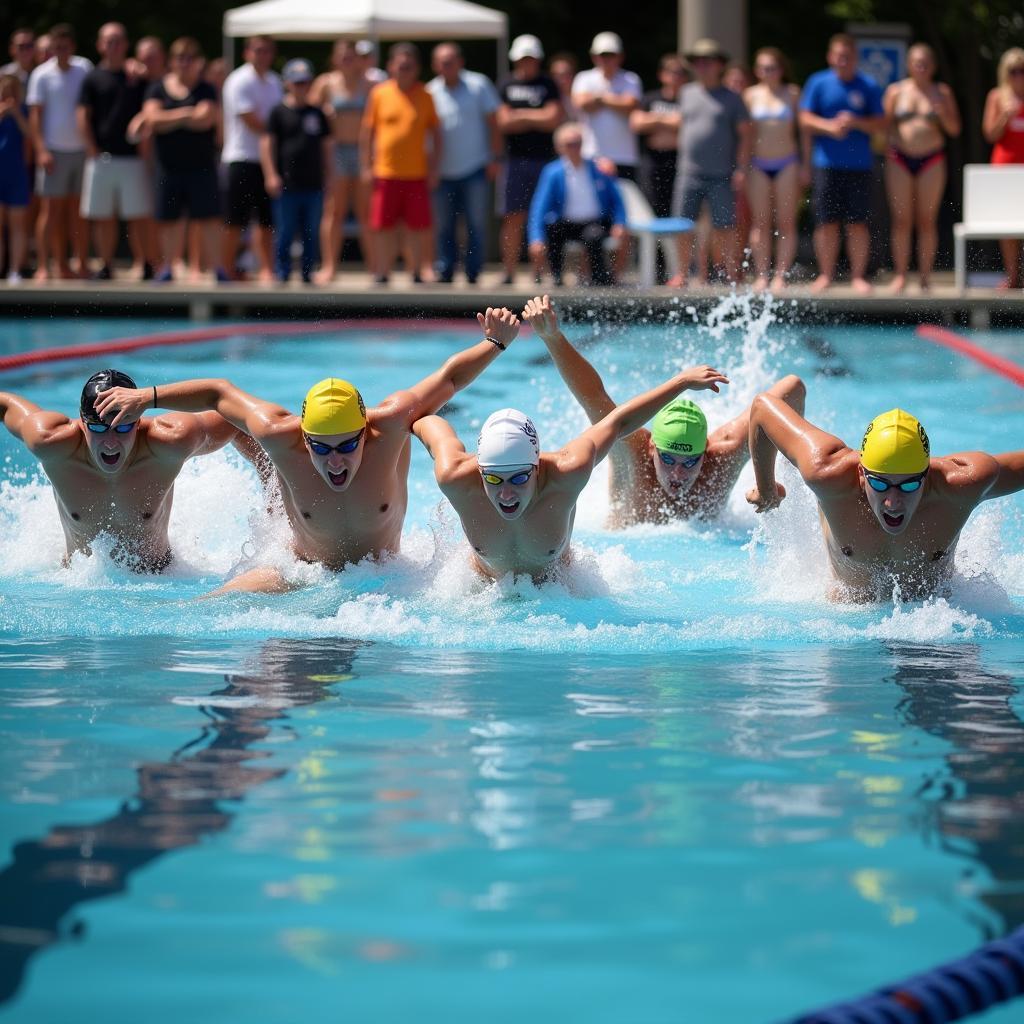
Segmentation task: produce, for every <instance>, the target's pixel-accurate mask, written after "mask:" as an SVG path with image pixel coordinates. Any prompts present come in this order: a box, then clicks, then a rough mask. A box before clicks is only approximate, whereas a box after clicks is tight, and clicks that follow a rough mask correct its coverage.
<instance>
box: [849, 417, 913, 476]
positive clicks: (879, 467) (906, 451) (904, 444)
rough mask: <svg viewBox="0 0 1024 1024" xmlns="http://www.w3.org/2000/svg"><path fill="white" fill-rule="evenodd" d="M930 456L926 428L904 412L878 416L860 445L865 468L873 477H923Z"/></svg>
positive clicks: (862, 462) (870, 424)
mask: <svg viewBox="0 0 1024 1024" xmlns="http://www.w3.org/2000/svg"><path fill="white" fill-rule="evenodd" d="M930 454H931V446H930V445H929V444H928V435H927V434H926V433H925V432H924V427H922V426H921V424H920V423H918V422H917V420H916V419H914V417H913V416H911V415H910V413H909V412H904V411H903V410H902V409H890V410H889V411H888V412H883V413H882V415H881V416H876V417H875V418H874V419H873V420H872V421H871V422H870V423H869V424H868V429H867V430H865V431H864V440H863V441H861V444H860V462H861V465H862V466H863V467H864V468H865V469H866V470H869V471H870V472H872V473H923V472H924V471H925V470H926V469H927V468H928V462H929V456H930Z"/></svg>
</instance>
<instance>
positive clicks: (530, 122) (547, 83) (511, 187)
mask: <svg viewBox="0 0 1024 1024" xmlns="http://www.w3.org/2000/svg"><path fill="white" fill-rule="evenodd" d="M508 59H509V61H511V63H512V78H511V79H509V81H507V82H506V83H505V84H504V85H503V86H502V88H501V106H500V107H499V108H498V116H497V120H498V128H499V129H500V131H501V132H502V134H503V135H504V136H505V156H506V160H505V176H504V177H505V183H504V202H503V204H502V213H503V214H504V217H503V219H502V222H501V261H502V263H503V264H504V266H505V284H512V283H513V281H514V280H515V273H516V267H517V266H518V265H519V255H520V252H521V251H522V245H523V227H524V226H525V224H526V215H527V212H528V211H529V209H530V200H531V199H532V198H533V193H534V191H535V189H536V188H537V179H538V178H540V172H541V171H542V170H543V169H544V165H545V164H547V163H549V162H550V161H551V160H553V159H554V157H555V147H554V145H553V143H552V141H551V139H552V135H553V133H554V130H555V129H556V128H557V127H558V126H559V124H561V122H562V120H563V118H564V111H563V110H562V104H561V100H560V99H559V95H558V86H556V85H555V83H554V82H553V81H552V80H551V79H550V78H548V77H547V76H546V75H542V74H541V61H542V60H543V59H544V48H543V47H542V46H541V44H540V40H539V39H538V38H537V37H536V36H530V35H525V36H518V37H516V38H515V39H513V40H512V47H511V49H510V50H509V52H508ZM535 269H536V270H538V272H539V268H535Z"/></svg>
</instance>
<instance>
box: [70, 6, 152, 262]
mask: <svg viewBox="0 0 1024 1024" xmlns="http://www.w3.org/2000/svg"><path fill="white" fill-rule="evenodd" d="M96 51H97V53H99V55H100V63H99V65H98V66H97V67H95V68H93V69H92V71H90V72H89V74H88V75H87V76H86V77H85V80H84V81H83V82H82V90H81V92H80V93H79V97H78V111H77V117H78V130H79V132H80V133H81V135H82V138H83V139H84V140H85V156H86V162H85V176H84V178H83V181H82V206H81V212H82V216H83V217H84V218H85V219H86V220H89V221H91V222H92V224H93V232H94V236H95V241H96V251H97V252H98V253H99V256H100V259H101V260H102V266H101V267H100V269H99V270H98V271H97V272H96V273H94V274H93V275H92V277H93V279H94V280H101V281H109V280H110V279H111V278H112V277H113V263H114V252H115V250H116V249H117V228H118V217H121V218H122V219H124V220H126V221H127V222H128V240H129V244H130V245H131V250H132V258H133V260H134V267H135V270H136V271H137V273H138V274H139V276H140V277H141V276H143V274H144V258H143V252H144V247H143V238H142V224H143V220H144V218H146V217H148V216H150V213H151V211H152V201H151V197H150V189H149V180H148V176H147V174H146V171H145V168H144V166H143V163H142V160H141V159H140V157H139V155H138V153H137V151H136V148H135V144H134V143H133V142H130V141H129V140H128V125H129V124H130V123H131V121H132V119H133V118H134V117H135V116H136V115H137V114H138V113H139V111H140V110H141V109H142V102H143V99H144V97H145V90H146V82H145V80H144V79H141V78H135V77H133V76H130V75H129V74H128V73H127V72H126V71H125V60H126V58H127V56H128V33H127V32H126V31H125V27H124V25H121V24H118V23H117V22H116V21H112V22H108V23H107V24H106V25H104V26H103V27H102V28H101V29H100V31H99V35H98V37H97V39H96Z"/></svg>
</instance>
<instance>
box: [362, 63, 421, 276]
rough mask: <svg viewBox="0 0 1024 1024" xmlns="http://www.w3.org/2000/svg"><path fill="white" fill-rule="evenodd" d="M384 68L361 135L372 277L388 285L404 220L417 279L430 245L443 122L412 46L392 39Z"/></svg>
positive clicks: (367, 107)
mask: <svg viewBox="0 0 1024 1024" xmlns="http://www.w3.org/2000/svg"><path fill="white" fill-rule="evenodd" d="M387 67H388V74H389V75H390V78H389V79H388V80H387V81H386V82H381V84H380V85H378V86H376V87H375V88H374V90H373V91H372V92H371V93H370V98H369V100H368V102H367V104H366V113H365V114H364V116H363V127H362V131H361V133H360V138H359V153H360V160H361V162H362V169H363V177H364V179H365V180H366V181H368V182H372V183H373V193H372V196H371V199H370V230H371V231H372V232H373V234H374V244H373V253H374V256H375V263H376V265H375V266H374V268H373V272H374V281H375V282H376V283H377V284H387V281H388V275H389V274H390V273H391V267H392V265H393V264H394V262H395V253H396V249H397V234H396V229H397V227H398V224H399V223H402V224H404V225H405V227H406V230H407V231H408V234H409V242H410V249H411V257H410V258H411V263H412V266H411V267H410V268H409V269H410V270H411V271H412V274H413V280H414V281H416V282H419V281H422V280H423V277H422V271H423V264H424V260H425V258H426V255H427V253H428V252H429V247H430V228H431V218H430V193H431V191H432V190H433V189H434V188H436V187H437V166H438V161H439V159H440V156H441V122H440V121H439V120H438V116H437V111H436V110H435V109H434V101H433V99H432V98H431V96H430V93H428V92H427V90H426V89H425V88H424V86H423V84H422V83H421V82H420V80H419V74H420V58H419V53H418V51H417V50H416V47H415V46H413V45H412V44H411V43H396V44H395V45H394V46H392V47H391V49H390V50H389V51H388V65H387Z"/></svg>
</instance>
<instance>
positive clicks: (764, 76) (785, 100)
mask: <svg viewBox="0 0 1024 1024" xmlns="http://www.w3.org/2000/svg"><path fill="white" fill-rule="evenodd" d="M754 75H755V76H756V77H757V85H752V86H751V87H750V88H749V89H747V91H746V92H745V93H744V96H743V98H744V100H745V101H746V104H747V109H748V110H749V111H750V118H751V122H752V124H753V143H752V149H751V157H750V173H749V175H748V176H747V197H748V198H749V201H750V202H749V205H750V210H751V217H752V225H751V231H750V248H751V251H752V254H753V259H754V272H755V274H756V275H757V276H756V280H755V283H754V290H755V291H762V290H763V289H764V288H767V287H769V284H770V286H771V289H772V291H779V290H780V289H782V288H784V287H785V286H786V275H787V274H788V273H789V271H790V268H791V267H792V266H793V261H794V260H795V259H796V246H797V229H796V212H797V203H798V202H799V199H800V193H801V191H802V189H803V188H806V187H807V186H808V185H809V184H810V173H811V170H810V163H809V157H810V153H809V152H808V153H807V154H805V155H806V157H807V158H808V159H805V160H801V142H802V138H803V137H802V136H801V132H800V127H799V120H798V118H799V108H800V90H799V89H798V88H797V87H796V86H795V85H793V84H791V83H790V81H789V68H788V67H787V64H786V58H785V57H784V56H783V54H782V51H781V50H777V49H776V48H775V47H773V46H766V47H763V48H762V49H760V50H758V51H757V53H756V54H755V55H754ZM773 231H774V234H775V237H776V238H778V243H777V251H776V256H775V273H774V276H772V234H773Z"/></svg>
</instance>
